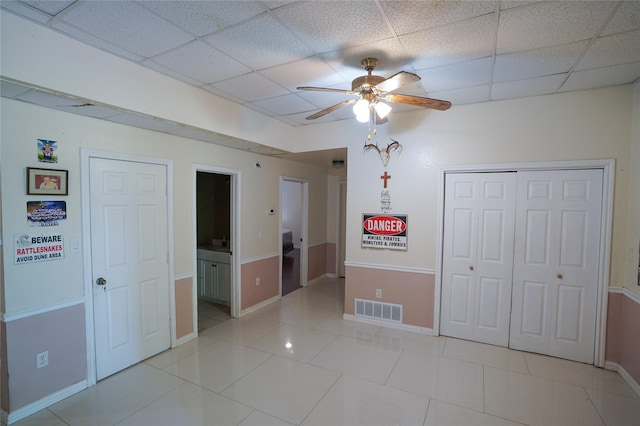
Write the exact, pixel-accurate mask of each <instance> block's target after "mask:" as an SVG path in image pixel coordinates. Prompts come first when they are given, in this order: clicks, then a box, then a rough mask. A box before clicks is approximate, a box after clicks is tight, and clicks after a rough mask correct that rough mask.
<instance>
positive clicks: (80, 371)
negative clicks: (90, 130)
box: [3, 304, 87, 411]
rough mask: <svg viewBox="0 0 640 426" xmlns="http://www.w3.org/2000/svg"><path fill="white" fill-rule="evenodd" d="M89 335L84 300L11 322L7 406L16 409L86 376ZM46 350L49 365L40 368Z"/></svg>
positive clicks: (7, 342)
mask: <svg viewBox="0 0 640 426" xmlns="http://www.w3.org/2000/svg"><path fill="white" fill-rule="evenodd" d="M85 337H86V332H85V318H84V304H78V305H73V306H69V307H66V308H62V309H57V310H55V311H50V312H45V313H42V314H38V315H33V316H30V317H26V318H21V319H16V320H14V321H10V322H7V323H6V345H7V347H6V352H7V362H8V365H9V371H7V374H8V376H9V383H8V385H9V386H8V388H9V391H10V393H9V395H8V398H9V402H8V404H9V407H3V408H4V409H5V410H7V408H8V409H9V410H10V411H15V410H17V409H19V408H22V407H24V406H26V405H29V404H31V403H34V402H36V401H39V400H41V399H42V398H44V397H46V396H48V395H50V394H52V393H55V392H58V391H60V390H63V389H66V388H68V387H69V386H72V385H75V384H76V383H79V382H81V381H82V380H85V379H86V378H87V350H86V344H85ZM44 351H48V352H49V365H48V366H47V367H43V368H39V369H38V368H36V354H38V353H40V352H44ZM3 362H4V360H3ZM6 397H7V396H6V395H5V392H4V391H3V398H6ZM9 410H7V411H9Z"/></svg>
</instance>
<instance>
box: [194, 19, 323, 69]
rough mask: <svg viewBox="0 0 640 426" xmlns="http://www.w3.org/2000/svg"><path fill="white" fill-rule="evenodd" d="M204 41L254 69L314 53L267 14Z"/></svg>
mask: <svg viewBox="0 0 640 426" xmlns="http://www.w3.org/2000/svg"><path fill="white" fill-rule="evenodd" d="M205 40H206V41H207V42H208V43H210V44H211V45H212V46H216V47H217V48H218V49H220V50H221V51H222V52H224V53H226V54H228V55H230V56H233V57H235V58H236V59H237V60H238V61H239V62H241V63H243V64H245V65H247V66H249V67H251V68H253V69H262V68H268V67H273V66H275V65H280V64H283V63H286V62H291V61H295V60H298V59H301V58H304V57H307V56H309V55H311V54H313V52H312V51H311V50H310V49H309V48H307V47H306V46H305V45H304V44H303V43H301V42H300V40H298V39H297V38H296V37H295V36H294V35H293V34H291V32H289V31H288V30H287V29H286V28H285V27H283V26H282V25H281V24H280V23H279V22H277V21H276V20H275V19H274V18H273V17H271V16H268V15H265V16H260V17H258V18H256V19H252V20H251V21H249V22H245V23H243V24H240V25H238V26H235V27H231V28H229V29H227V30H225V31H221V32H219V33H215V34H213V35H211V36H209V37H206V38H205Z"/></svg>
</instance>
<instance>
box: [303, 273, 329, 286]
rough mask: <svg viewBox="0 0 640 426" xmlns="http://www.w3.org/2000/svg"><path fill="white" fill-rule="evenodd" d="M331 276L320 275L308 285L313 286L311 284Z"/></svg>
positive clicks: (308, 282)
mask: <svg viewBox="0 0 640 426" xmlns="http://www.w3.org/2000/svg"><path fill="white" fill-rule="evenodd" d="M328 276H329V274H322V275H318V276H317V277H315V278H314V279H312V280H310V281H307V285H311V284H315V283H317V282H318V281H320V280H322V279H324V278H327V277H328Z"/></svg>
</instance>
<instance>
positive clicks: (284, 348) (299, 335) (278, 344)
mask: <svg viewBox="0 0 640 426" xmlns="http://www.w3.org/2000/svg"><path fill="white" fill-rule="evenodd" d="M335 337H336V335H335V334H333V333H328V332H326V331H320V330H314V329H311V328H306V327H298V326H295V325H291V324H282V325H281V326H280V327H279V328H277V329H276V330H274V331H272V332H271V333H269V334H267V335H266V336H263V337H261V338H259V339H258V340H256V341H255V342H253V343H252V344H251V345H249V346H250V347H252V348H255V349H258V350H261V351H265V352H269V353H272V354H274V355H279V356H283V357H286V358H292V359H297V360H299V361H303V362H307V361H309V360H310V359H311V358H313V357H314V356H315V355H316V354H317V353H318V352H320V351H321V350H322V349H323V348H324V347H325V346H327V345H328V344H329V342H331V341H332V340H333V339H334V338H335Z"/></svg>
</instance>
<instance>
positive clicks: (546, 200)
mask: <svg viewBox="0 0 640 426" xmlns="http://www.w3.org/2000/svg"><path fill="white" fill-rule="evenodd" d="M602 178H603V172H602V170H569V171H537V172H520V173H518V190H517V193H518V196H517V197H518V199H517V214H516V227H517V229H519V230H521V232H518V233H517V235H516V243H515V258H514V265H515V267H514V279H513V305H512V315H511V338H510V342H511V343H510V346H511V347H512V348H515V349H521V350H525V351H532V352H538V353H543V354H547V355H552V356H556V357H560V358H566V359H571V360H574V361H581V362H586V363H590V364H592V363H593V356H594V342H595V340H594V339H595V329H596V302H597V294H598V272H599V271H598V268H599V261H598V260H599V252H600V229H601V227H600V222H601V214H602Z"/></svg>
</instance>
